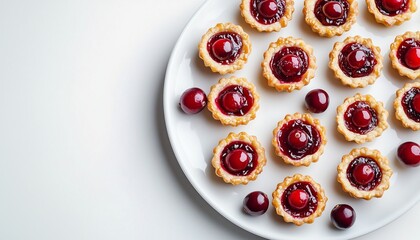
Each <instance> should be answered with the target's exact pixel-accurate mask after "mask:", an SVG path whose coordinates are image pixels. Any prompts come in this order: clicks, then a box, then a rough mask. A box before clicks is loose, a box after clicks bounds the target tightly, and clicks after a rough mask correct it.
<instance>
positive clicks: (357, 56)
mask: <svg viewBox="0 0 420 240" xmlns="http://www.w3.org/2000/svg"><path fill="white" fill-rule="evenodd" d="M338 63H339V66H340V69H341V70H342V71H343V73H344V74H346V76H348V77H352V78H359V77H365V76H367V75H369V74H371V73H372V71H373V68H374V67H375V65H376V63H377V61H376V58H375V55H374V54H373V52H372V50H370V49H369V48H367V47H366V46H364V45H362V44H360V43H349V44H347V45H346V46H344V48H343V49H342V50H341V52H340V54H339V55H338Z"/></svg>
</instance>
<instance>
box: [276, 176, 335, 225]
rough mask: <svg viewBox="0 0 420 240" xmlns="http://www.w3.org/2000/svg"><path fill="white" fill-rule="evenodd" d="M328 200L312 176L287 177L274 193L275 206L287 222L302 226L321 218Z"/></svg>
mask: <svg viewBox="0 0 420 240" xmlns="http://www.w3.org/2000/svg"><path fill="white" fill-rule="evenodd" d="M327 201H328V198H327V197H326V195H325V192H324V189H322V187H321V185H319V184H318V183H316V182H315V181H314V180H313V179H312V178H311V177H310V176H303V175H301V174H295V175H293V176H292V177H286V178H285V179H284V180H283V182H281V183H279V184H278V185H277V188H276V190H275V191H274V192H273V202H272V203H273V206H274V208H275V209H276V213H277V214H278V215H280V216H282V217H283V219H284V221H285V222H291V223H294V224H295V225H297V226H301V225H302V224H304V223H313V222H314V220H315V218H317V217H319V216H321V214H322V212H323V211H324V209H325V205H326V203H327Z"/></svg>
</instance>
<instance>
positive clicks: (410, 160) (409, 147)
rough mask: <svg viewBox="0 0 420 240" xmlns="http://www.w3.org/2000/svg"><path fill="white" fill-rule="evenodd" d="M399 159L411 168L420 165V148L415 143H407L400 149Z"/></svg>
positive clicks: (398, 152)
mask: <svg viewBox="0 0 420 240" xmlns="http://www.w3.org/2000/svg"><path fill="white" fill-rule="evenodd" d="M397 156H398V159H400V161H401V162H403V163H405V164H406V165H408V166H411V167H417V166H419V165H420V146H419V145H418V144H417V143H415V142H405V143H403V144H401V145H400V146H399V147H398V151H397Z"/></svg>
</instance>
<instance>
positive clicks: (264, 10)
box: [258, 0, 279, 18]
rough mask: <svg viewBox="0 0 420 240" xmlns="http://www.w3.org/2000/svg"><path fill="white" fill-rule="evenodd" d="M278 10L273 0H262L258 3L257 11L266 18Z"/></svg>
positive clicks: (272, 15)
mask: <svg viewBox="0 0 420 240" xmlns="http://www.w3.org/2000/svg"><path fill="white" fill-rule="evenodd" d="M278 10H279V9H278V7H277V2H276V1H275V0H264V1H261V2H260V3H259V4H258V12H259V13H260V14H261V15H263V16H264V17H266V18H272V17H274V16H275V15H276V14H277V12H278Z"/></svg>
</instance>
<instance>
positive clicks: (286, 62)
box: [280, 54, 302, 77]
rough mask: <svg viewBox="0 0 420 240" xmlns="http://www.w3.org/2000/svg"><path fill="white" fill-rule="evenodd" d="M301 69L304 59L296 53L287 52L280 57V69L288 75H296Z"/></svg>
mask: <svg viewBox="0 0 420 240" xmlns="http://www.w3.org/2000/svg"><path fill="white" fill-rule="evenodd" d="M301 69H302V60H301V59H300V58H299V57H298V56H296V55H294V54H287V55H285V56H284V57H282V58H281V59H280V70H281V72H282V73H283V74H284V75H285V76H286V77H293V76H296V75H297V74H298V73H299V72H300V70H301Z"/></svg>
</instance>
